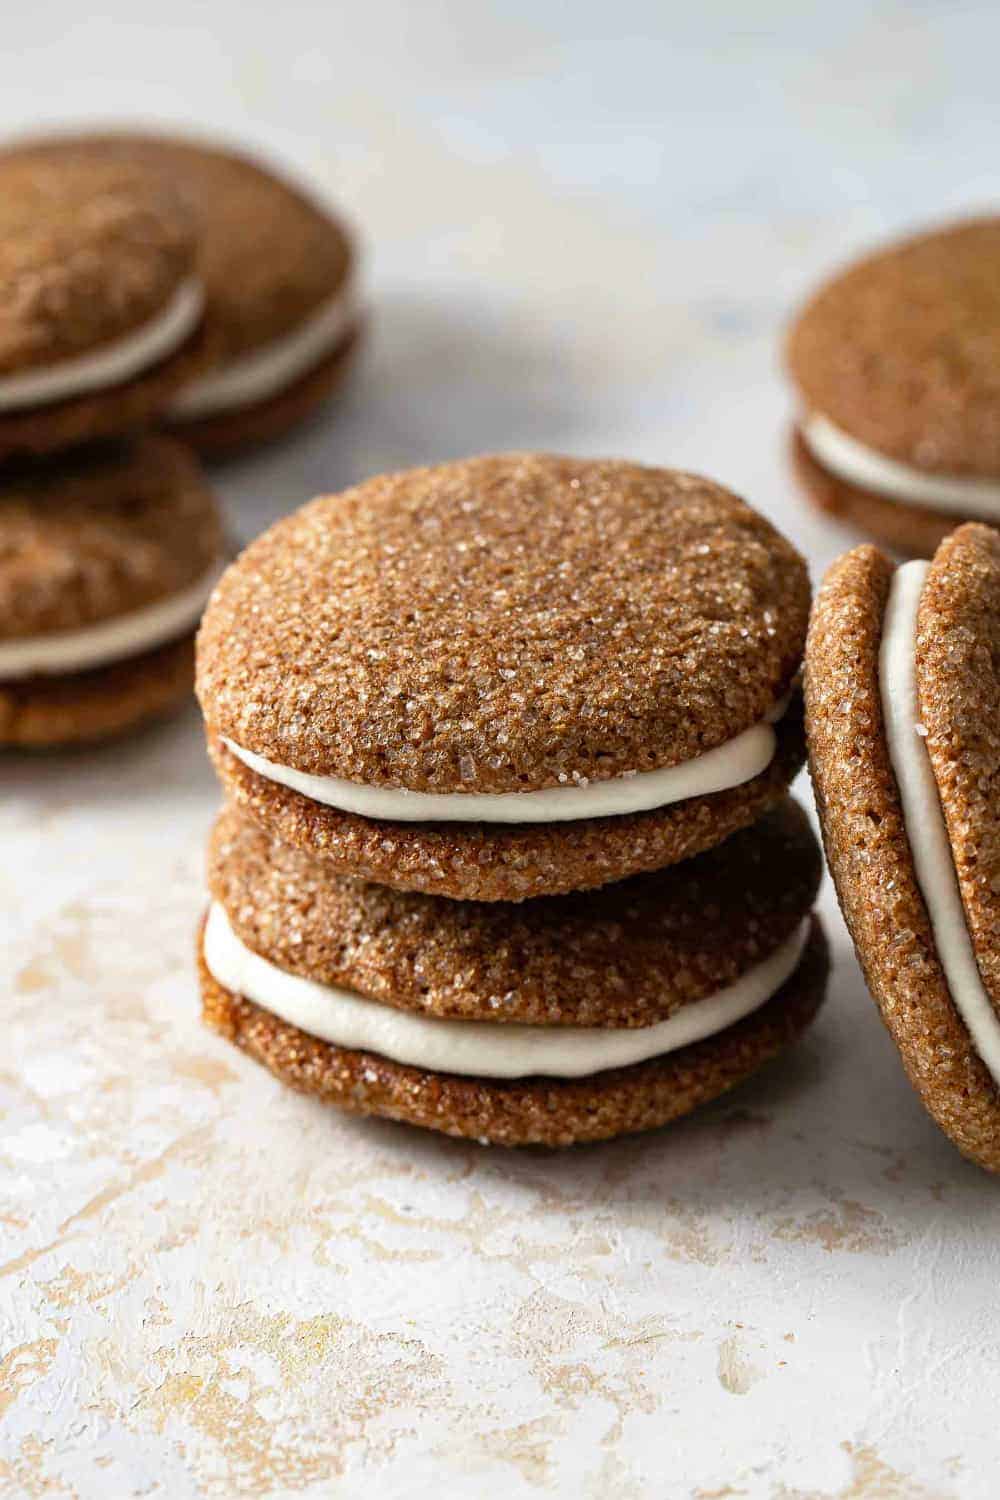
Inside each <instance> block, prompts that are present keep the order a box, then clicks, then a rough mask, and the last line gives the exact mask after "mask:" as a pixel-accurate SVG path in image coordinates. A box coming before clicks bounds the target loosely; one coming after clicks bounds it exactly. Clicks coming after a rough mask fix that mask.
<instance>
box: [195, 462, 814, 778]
mask: <svg viewBox="0 0 1000 1500" xmlns="http://www.w3.org/2000/svg"><path fill="white" fill-rule="evenodd" d="M808 603H809V583H808V578H807V575H806V570H805V566H804V564H803V562H802V559H801V558H800V557H799V556H798V554H797V553H796V552H795V551H794V549H793V548H792V547H791V546H790V544H789V543H788V542H786V541H785V540H784V538H783V537H781V536H779V534H778V533H777V532H776V531H775V530H774V528H773V527H772V526H771V525H770V524H769V523H768V522H767V521H765V520H764V518H763V517H762V516H759V515H757V514H756V512H754V511H752V510H751V509H750V508H749V507H748V506H746V505H744V504H743V502H742V501H740V500H738V499H736V497H735V496H733V495H731V494H729V492H728V491H726V490H723V489H721V488H720V487H719V486H718V485H715V484H713V483H711V482H710V481H709V480H706V479H701V478H698V477H696V476H693V475H689V474H679V473H675V472H672V471H670V470H665V469H647V468H640V467H639V466H637V465H635V464H627V463H620V462H612V461H595V460H582V459H571V458H559V457H552V456H547V455H538V454H507V455H502V456H498V457H489V458H479V459H470V460H468V461H465V462H461V463H452V464H443V465H441V466H439V467H437V468H433V469H416V470H410V471H409V472H406V473H402V474H394V475H386V476H382V477H379V478H376V479H372V480H369V481H368V482H367V483H366V484H363V485H359V486H358V487H357V488H356V489H353V490H350V491H347V492H346V493H345V494H343V495H335V496H326V497H324V498H322V499H320V500H316V501H313V503H312V504H310V505H307V506H305V507H303V509H301V510H300V511H298V512H296V513H295V514H294V515H292V516H289V517H287V518H286V519H285V520H283V521H280V522H279V523H278V524H277V525H276V526H273V527H272V528H271V529H270V531H268V532H265V534H264V535H263V536H262V537H259V538H258V539H257V541H255V542H254V543H252V544H251V546H250V547H248V548H247V550H246V551H245V552H244V553H243V555H242V557H241V558H239V559H238V561H237V562H236V563H234V564H233V566H232V567H231V568H230V569H229V570H228V572H227V573H226V575H225V577H224V579H223V581H222V583H221V584H220V586H219V589H218V590H217V591H216V595H215V597H214V599H213V602H212V605H211V607H210V608H209V610H208V611H207V612H206V615H205V620H204V622H203V624H202V628H201V631H200V634H199V645H198V662H199V665H198V678H199V697H200V700H201V704H202V709H203V711H204V714H205V718H206V721H207V723H208V726H209V730H210V731H211V732H212V733H213V734H219V735H225V736H228V737H230V738H231V739H233V740H235V741H236V743H237V744H239V745H241V746H243V747H244V748H246V749H248V750H252V751H256V752H257V753H258V754H261V755H264V756H266V757H267V758H268V759H270V760H273V761H277V762H279V763H280V764H283V765H288V766H293V767H295V768H296V769H298V770H301V771H307V772H312V773H315V774H319V775H333V776H340V777H343V778H346V779H347V780H351V781H356V782H361V783H365V784H368V785H374V786H383V787H405V788H407V789H409V790H412V791H432V792H442V793H449V792H471V791H479V792H519V791H528V790H533V789H537V788H543V787H550V786H559V785H562V784H566V783H572V782H574V781H580V780H581V779H583V778H586V779H587V780H605V779H608V778H610V777H615V776H620V775H622V774H625V773H627V772H631V771H643V770H648V769H652V768H655V767H661V766H671V765H675V764H677V763H678V762H680V761H685V760H688V759H691V758H692V757H694V756H696V755H700V754H701V753H703V752H704V751H706V750H708V749H710V748H712V747H714V746H716V745H719V744H721V743H722V742H723V741H725V740H728V739H731V738H733V737H734V736H735V735H737V734H739V733H740V732H741V731H742V730H744V729H747V728H749V727H750V726H751V725H752V724H755V723H757V722H758V721H759V720H760V719H761V718H763V716H764V714H765V713H766V712H767V711H768V710H769V709H770V708H771V707H772V706H773V704H774V703H775V701H776V699H778V698H779V697H780V696H781V694H782V693H783V692H784V691H785V690H786V688H787V687H788V686H789V683H790V681H791V679H792V677H793V676H794V674H795V672H796V671H797V669H798V665H799V660H800V657H801V652H802V645H803V641H804V633H805V626H806V621H807V615H808Z"/></svg>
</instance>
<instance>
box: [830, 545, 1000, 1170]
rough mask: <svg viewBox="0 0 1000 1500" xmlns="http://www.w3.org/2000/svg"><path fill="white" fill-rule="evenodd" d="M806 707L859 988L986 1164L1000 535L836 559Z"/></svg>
mask: <svg viewBox="0 0 1000 1500" xmlns="http://www.w3.org/2000/svg"><path fill="white" fill-rule="evenodd" d="M806 704H807V722H808V731H809V755H810V764H811V769H812V775H813V781H814V784H815V787H816V794H817V801H818V804H819V810H820V817H821V820H822V824H823V834H824V841H825V844H826V851H827V857H828V859H829V862H830V867H831V869H832V871H833V875H834V879H835V881H836V885H837V891H838V894H839V897H840V903H841V906H842V908H843V911H844V915H845V917H846V919H847V923H848V926H849V927H850V929H851V934H852V936H853V938H854V943H855V947H856V949H857V952H858V957H859V959H860V961H861V965H862V968H863V969H864V971H865V976H866V978H867V981H868V986H869V989H870V990H871V992H872V994H873V996H874V998H875V1000H876V1001H877V1003H878V1005H879V1008H880V1010H881V1012H882V1017H883V1019H884V1021H885V1023H886V1026H887V1027H888V1029H889V1031H890V1033H891V1035H892V1037H893V1040H894V1041H895V1043H896V1045H897V1047H898V1048H899V1051H900V1053H901V1055H902V1059H903V1064H904V1066H905V1068H906V1071H907V1073H908V1075H909V1078H910V1081H911V1082H912V1083H913V1085H914V1087H915V1088H916V1089H917V1091H918V1093H919V1094H920V1096H921V1098H922V1099H923V1102H924V1104H925V1105H926V1107H927V1109H928V1110H929V1112H930V1114H931V1115H932V1116H933V1117H934V1119H935V1120H936V1121H937V1123H938V1124H939V1125H940V1126H941V1128H942V1129H943V1130H944V1131H946V1132H947V1134H948V1135H949V1136H950V1137H951V1138H952V1140H953V1141H954V1142H955V1144H956V1145H957V1146H958V1147H959V1148H960V1150H962V1151H963V1152H964V1153H965V1154H966V1155H967V1156H969V1157H971V1158H972V1159H973V1160H974V1161H977V1162H979V1163H980V1164H981V1165H982V1166H984V1167H987V1168H989V1169H990V1170H991V1171H1000V816H998V811H997V809H998V807H1000V533H998V532H996V531H994V530H992V529H991V528H989V527H987V526H982V525H978V524H968V525H965V526H962V527H961V528H960V529H959V530H958V531H956V532H954V533H953V534H952V535H951V536H950V537H948V538H947V539H946V540H945V541H944V542H943V543H942V544H941V546H940V547H939V548H938V550H937V552H936V553H935V555H934V558H933V560H932V561H931V562H930V563H926V562H919V561H917V562H910V563H907V564H905V565H904V566H902V567H899V568H896V567H894V566H893V564H892V563H891V562H890V561H889V560H888V559H887V558H885V557H884V556H883V555H882V554H881V553H880V552H878V551H877V550H876V549H875V548H874V547H859V548H857V549H856V550H855V551H854V552H850V553H848V554H847V556H846V557H843V558H841V559H840V561H839V562H837V563H835V564H834V566H833V567H832V568H831V570H830V572H829V573H828V574H827V577H826V579H825V580H824V583H823V586H822V589H821V591H820V593H819V596H818V598H817V601H816V606H815V610H814V613H813V620H812V624H811V627H810V634H809V644H808V649H807V658H806Z"/></svg>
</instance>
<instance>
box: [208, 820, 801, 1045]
mask: <svg viewBox="0 0 1000 1500" xmlns="http://www.w3.org/2000/svg"><path fill="white" fill-rule="evenodd" d="M820 874H821V860H820V853H819V846H818V845H817V843H816V838H815V835H814V834H813V832H812V830H811V828H810V825H809V822H808V819H807V818H806V816H805V814H804V812H803V811H802V809H801V808H800V807H798V806H797V805H796V804H795V803H794V802H791V801H790V800H786V801H784V802H782V803H779V804H778V806H777V807H775V808H774V809H773V810H772V811H771V812H770V813H767V814H765V815H764V817H763V818H761V819H760V820H759V822H757V823H756V824H754V826H753V827H751V828H748V829H745V830H744V831H743V832H741V833H737V834H734V836H733V837H732V838H731V839H729V840H727V842H726V843H725V844H723V845H721V846H720V847H718V848H716V849H714V850H712V851H710V852H709V853H706V854H702V855H701V856H699V857H698V858H696V859H691V860H687V861H685V862H684V863H683V864H680V865H675V866H673V867H672V868H671V869H669V870H664V871H660V872H658V873H656V874H651V875H646V876H639V877H636V878H635V879H632V880H628V881H623V882H618V883H616V884H613V885H609V886H605V887H603V889H601V890H598V891H590V892H585V893H578V894H575V895H568V896H557V897H552V898H549V899H544V898H543V899H539V900H536V901H526V902H523V903H520V904H518V905H510V904H508V903H504V902H475V901H450V900H447V899H445V898H442V897H434V896H425V895H419V894H408V893H403V892H400V891H394V890H391V889H390V888H388V887H385V886H380V885H373V884H370V883H368V882H364V881H359V880H353V879H351V878H349V877H346V876H343V875H338V874H337V872H336V871H335V870H334V869H333V868H332V867H331V865H330V862H329V861H328V860H324V859H321V858H317V857H316V856H315V855H311V854H308V853H304V852H302V851H300V850H297V849H293V848H289V847H287V846H286V845H283V844H281V843H279V841H278V840H277V839H274V838H271V837H269V836H268V835H267V834H266V833H265V832H264V831H263V830H262V829H259V828H258V827H257V826H256V825H255V824H254V823H253V822H251V821H250V820H249V819H248V818H247V817H246V815H245V814H242V813H240V812H238V811H237V810H236V809H235V808H233V807H229V808H227V809H226V810H225V811H224V812H223V814H222V816H221V817H220V818H219V820H218V822H217V823H216V826H215V829H214V830H213V834H212V838H211V842H210V846H209V889H210V890H211V892H212V895H213V897H214V898H215V899H216V900H217V901H220V902H221V903H222V906H223V907H224V909H225V911H226V913H227V915H228V916H229V920H230V922H231V924H232V926H233V929H234V931H235V932H236V935H237V937H239V939H240V940H241V941H242V942H243V943H244V944H245V945H246V946H247V947H249V948H250V949H252V951H253V952H255V953H259V954H261V955H262V956H263V957H264V958H266V959H267V960H269V962H271V963H273V964H276V965H277V966H278V967H279V968H281V969H284V970H286V971H287V972H290V973H293V974H299V975H302V976H303V977H305V978H307V979H313V980H316V981H318V982H320V983H322V984H329V985H334V986H336V987H339V988H342V989H347V990H350V991H353V992H354V993H357V994H361V995H365V996H367V997H368V998H369V999H372V1000H377V1001H379V1002H381V1003H383V1004H386V1005H391V1006H395V1007H397V1008H399V1009H403V1010H414V1011H418V1012H423V1013H425V1014H427V1015H434V1016H442V1017H451V1018H456V1019H480V1020H491V1021H496V1022H498V1023H503V1022H508V1021H518V1022H522V1023H527V1024H530V1025H543V1026H554V1025H571V1026H598V1027H601V1026H604V1027H626V1026H648V1025H651V1024H653V1023H654V1022H655V1021H658V1020H663V1019H665V1018H666V1017H667V1016H670V1015H672V1014H674V1012H675V1011H677V1010H678V1009H680V1008H681V1007H682V1006H684V1005H689V1004H692V1003H696V1002H697V1001H698V1000H700V999H702V998H703V997H704V996H706V995H711V994H714V993H715V992H716V991H718V990H720V989H723V988H725V987H726V986H728V985H730V984H732V983H734V982H735V980H736V979H738V978H739V976H740V975H741V974H743V973H745V972H746V970H747V969H750V968H752V967H754V965H756V964H758V963H761V962H762V961H763V960H764V959H765V958H766V957H767V956H768V955H769V954H770V953H772V952H773V951H774V950H775V949H776V948H777V947H779V946H780V944H781V943H783V942H784V941H785V940H786V939H787V938H789V937H790V936H791V934H792V932H793V931H794V928H795V926H796V924H797V923H798V922H799V921H800V920H801V919H802V917H803V916H805V915H806V913H807V912H808V911H809V908H810V907H811V906H812V903H813V901H814V899H815V896H816V891H817V888H818V886H819V880H820Z"/></svg>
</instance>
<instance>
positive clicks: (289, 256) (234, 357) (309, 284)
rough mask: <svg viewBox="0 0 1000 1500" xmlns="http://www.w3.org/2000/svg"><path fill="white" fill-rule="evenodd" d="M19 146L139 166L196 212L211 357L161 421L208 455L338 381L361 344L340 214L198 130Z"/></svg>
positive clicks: (278, 422)
mask: <svg viewBox="0 0 1000 1500" xmlns="http://www.w3.org/2000/svg"><path fill="white" fill-rule="evenodd" d="M16 149H18V150H20V151H21V152H22V153H25V154H30V153H32V152H34V151H39V150H41V151H48V152H50V153H52V152H58V151H60V150H62V151H67V152H75V153H80V152H86V153H87V154H89V155H91V156H94V157H96V158H97V159H98V160H111V161H120V162H121V161H124V162H134V163H136V164H138V165H139V166H140V167H141V168H142V169H143V170H146V171H149V172H152V173H155V174H157V175H158V176H159V177H160V178H161V179H162V180H163V181H164V182H165V184H166V185H167V186H168V187H169V188H170V190H171V191H173V192H175V193H176V194H177V195H178V196H179V197H180V198H181V200H182V201H183V202H184V203H185V204H186V205H187V206H188V208H189V209H190V211H191V212H192V213H193V214H194V216H195V217H196V218H197V220H198V223H199V225H200V227H201V234H202V261H201V264H202V274H203V277H204V283H205V293H206V322H207V327H208V330H209V333H210V338H211V347H212V364H211V368H208V369H205V370H203V371H202V372H201V373H200V374H198V375H197V377H196V378H195V379H193V380H191V381H190V382H189V383H188V384H187V385H186V386H185V387H184V389H183V390H181V391H179V392H178V393H177V395H176V396H175V397H174V399H173V400H172V401H171V403H170V405H169V408H168V409H167V411H166V413H165V419H166V421H167V422H168V424H169V425H170V426H171V427H172V428H173V429H174V430H175V431H176V432H177V434H178V436H180V437H182V438H183V439H184V440H185V441H186V442H188V443H190V444H192V446H194V447H195V448H197V449H198V451H199V452H201V453H202V454H203V455H204V456H206V457H215V456H222V455H225V454H228V453H230V452H235V451H236V450H238V449H242V448H246V447H250V446H253V445H256V444H259V443H262V442H265V441H269V440H271V439H274V438H277V437H280V436H282V435H283V434H284V433H285V432H286V431H287V430H289V429H290V428H292V427H294V426H295V425H297V424H298V423H299V422H300V421H303V420H305V419H306V418H307V417H309V416H311V415H312V414H313V413H314V412H315V411H316V410H317V409H318V408H319V406H320V405H321V404H322V403H323V402H324V401H325V400H326V398H327V397H328V396H329V395H331V394H332V393H333V391H334V390H335V389H336V388H337V387H338V386H339V385H340V383H341V381H342V380H343V379H344V377H345V375H346V373H347V371H348V369H349V368H350V366H351V364H352V363H353V357H354V354H355V352H356V350H357V346H358V343H359V340H360V331H361V324H362V311H361V299H360V290H359V284H358V268H357V252H356V249H355V245H354V240H353V237H352V235H351V234H350V232H349V231H348V229H347V227H346V226H345V224H344V223H343V222H342V220H341V219H340V218H339V217H337V216H336V215H335V214H334V213H333V212H332V210H330V209H329V208H327V207H325V206H324V205H322V204H320V203H319V202H318V201H317V200H316V199H314V198H313V197H312V196H311V195H310V194H308V193H307V192H306V191H304V190H303V189H302V188H301V187H299V186H298V185H296V184H294V183H292V182H291V181H289V180H287V179H286V178H285V177H283V176H282V175H280V174H279V173H278V172H276V171H275V170H274V169H273V168H271V167H270V166H268V165H267V164H266V163H264V162H262V161H258V160H255V159H253V158H252V157H250V156H247V155H244V154H243V153H241V152H237V151H233V150H230V149H228V148H225V147H222V146H219V145H212V144H209V143H208V142H207V141H200V140H197V139H194V138H191V139H185V138H183V137H172V136H167V135H162V136H161V135H146V134H142V133H137V132H132V131H121V132H115V133H107V134H100V135H90V134H85V135H80V134H77V135H73V136H67V137H55V138H52V139H50V140H45V141H42V142H39V143H37V144H34V145H33V144H32V143H30V142H27V143H24V144H23V145H22V146H20V147H19V148H16Z"/></svg>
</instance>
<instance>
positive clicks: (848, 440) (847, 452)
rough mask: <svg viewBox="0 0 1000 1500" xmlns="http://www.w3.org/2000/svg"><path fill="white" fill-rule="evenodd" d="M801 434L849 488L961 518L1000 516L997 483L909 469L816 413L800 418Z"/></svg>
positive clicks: (821, 461)
mask: <svg viewBox="0 0 1000 1500" xmlns="http://www.w3.org/2000/svg"><path fill="white" fill-rule="evenodd" d="M800 431H801V433H802V436H803V439H804V440H805V443H806V446H807V448H809V449H810V450H811V452H812V453H813V454H814V455H815V457H816V458H818V459H819V461H820V463H821V464H823V465H824V467H825V468H827V469H829V470H830V472H831V473H832V474H836V475H837V476H838V477H839V478H840V479H846V480H847V482H848V484H856V485H858V486H859V487H860V488H861V489H865V490H874V491H876V493H877V494H880V495H886V496H888V497H889V499H890V500H903V501H905V502H907V503H909V504H911V505H924V506H928V507H932V508H933V509H934V510H942V511H948V512H949V513H951V512H954V514H956V515H960V516H968V515H981V516H991V517H1000V480H997V479H970V478H968V477H967V476H966V475H963V474H929V473H927V472H925V471H924V470H922V469H913V468H911V467H910V466H909V464H901V463H897V461H896V460H895V459H894V458H886V457H885V455H884V454H882V453H876V452H875V450H874V449H873V448H866V447H865V446H864V444H863V443H859V442H857V441H856V440H855V439H854V438H852V437H849V436H848V434H847V433H846V432H843V431H842V430H841V429H840V428H839V427H836V426H834V424H833V423H832V422H831V421H830V419H829V418H828V417H823V416H820V415H819V413H818V412H816V413H812V414H811V415H809V416H807V417H805V418H804V419H803V421H802V423H801V425H800Z"/></svg>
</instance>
